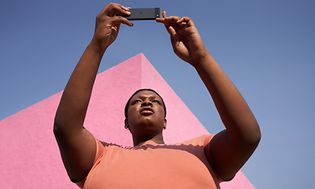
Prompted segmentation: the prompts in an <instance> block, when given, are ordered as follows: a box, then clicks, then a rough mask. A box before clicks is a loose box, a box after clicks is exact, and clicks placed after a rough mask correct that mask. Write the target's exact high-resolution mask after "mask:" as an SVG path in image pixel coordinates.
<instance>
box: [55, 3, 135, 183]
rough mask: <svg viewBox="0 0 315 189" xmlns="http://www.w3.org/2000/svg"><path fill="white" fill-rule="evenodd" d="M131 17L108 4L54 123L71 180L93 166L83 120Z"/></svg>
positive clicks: (92, 144)
mask: <svg viewBox="0 0 315 189" xmlns="http://www.w3.org/2000/svg"><path fill="white" fill-rule="evenodd" d="M128 14H130V13H129V11H128V9H127V8H125V7H123V6H122V5H119V4H114V3H111V4H108V5H107V6H106V7H105V8H104V9H103V10H102V11H101V13H100V14H99V15H98V16H97V17H96V25H95V33H94V35H93V38H92V40H91V41H90V43H89V44H88V46H87V48H86V49H85V51H84V53H83V55H82V57H81V58H80V60H79V63H78V64H77V66H76V67H75V69H74V71H73V72H72V75H71V77H70V79H69V81H68V83H67V85H66V87H65V90H64V92H63V95H62V98H61V101H60V104H59V106H58V109H57V112H56V115H55V120H54V134H55V137H56V140H57V143H58V146H59V149H60V153H61V156H62V160H63V163H64V166H65V168H66V170H67V173H68V175H69V177H70V179H71V180H72V181H74V182H78V181H80V180H82V179H83V178H85V176H86V175H87V174H88V172H89V170H90V169H91V167H92V165H93V161H94V158H95V151H96V144H95V139H94V137H93V135H92V134H91V133H90V132H88V131H87V130H86V129H85V128H84V127H83V123H84V119H85V115H86V111H87V108H88V104H89V100H90V97H91V92H92V88H93V84H94V81H95V77H96V74H97V70H98V68H99V65H100V62H101V59H102V57H103V54H104V52H105V50H106V49H107V47H108V46H109V45H110V44H111V43H112V42H113V41H114V40H115V39H116V37H117V34H118V31H119V26H120V24H126V25H128V26H132V23H130V22H129V21H128V20H127V19H126V18H123V17H121V16H117V15H128Z"/></svg>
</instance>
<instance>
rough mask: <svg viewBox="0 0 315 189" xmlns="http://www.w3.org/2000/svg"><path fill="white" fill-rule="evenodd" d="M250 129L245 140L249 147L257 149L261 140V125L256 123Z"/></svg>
mask: <svg viewBox="0 0 315 189" xmlns="http://www.w3.org/2000/svg"><path fill="white" fill-rule="evenodd" d="M249 128H250V129H249V131H248V132H246V135H245V137H244V138H245V139H246V142H247V143H248V144H249V145H251V146H253V147H255V148H256V147H257V146H258V144H259V142H260V140H261V131H260V128H259V124H258V123H257V122H256V123H254V124H252V125H251V126H250V127H249Z"/></svg>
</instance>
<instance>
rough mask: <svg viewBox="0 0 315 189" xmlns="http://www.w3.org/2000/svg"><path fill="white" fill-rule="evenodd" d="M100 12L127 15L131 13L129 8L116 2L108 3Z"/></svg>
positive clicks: (108, 14) (109, 14)
mask: <svg viewBox="0 0 315 189" xmlns="http://www.w3.org/2000/svg"><path fill="white" fill-rule="evenodd" d="M102 13H103V14H105V15H107V16H116V15H119V16H128V15H130V14H131V12H130V9H129V8H128V7H125V6H123V5H121V4H118V3H110V4H108V5H107V6H106V7H105V8H104V9H103V10H102Z"/></svg>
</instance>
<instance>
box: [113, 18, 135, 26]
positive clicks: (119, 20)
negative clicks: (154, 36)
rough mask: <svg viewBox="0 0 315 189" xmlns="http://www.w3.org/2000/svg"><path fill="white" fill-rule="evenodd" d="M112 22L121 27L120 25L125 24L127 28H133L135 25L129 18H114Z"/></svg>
mask: <svg viewBox="0 0 315 189" xmlns="http://www.w3.org/2000/svg"><path fill="white" fill-rule="evenodd" d="M111 22H112V23H113V24H115V25H119V24H125V25H127V26H133V23H132V22H130V21H129V20H128V19H127V18H125V17H122V16H114V17H112V20H111Z"/></svg>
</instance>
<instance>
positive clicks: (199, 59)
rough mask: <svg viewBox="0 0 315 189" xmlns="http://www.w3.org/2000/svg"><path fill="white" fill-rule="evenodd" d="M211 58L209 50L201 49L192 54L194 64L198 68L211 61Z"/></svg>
mask: <svg viewBox="0 0 315 189" xmlns="http://www.w3.org/2000/svg"><path fill="white" fill-rule="evenodd" d="M210 60H211V55H210V53H209V52H208V51H207V50H203V51H200V52H198V53H196V54H195V55H194V56H192V65H193V66H194V67H195V68H197V67H200V66H201V65H202V64H205V62H209V61H210Z"/></svg>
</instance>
